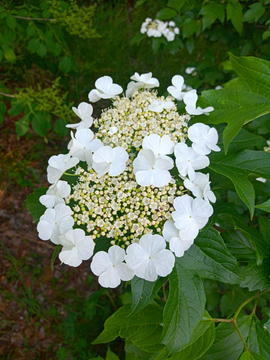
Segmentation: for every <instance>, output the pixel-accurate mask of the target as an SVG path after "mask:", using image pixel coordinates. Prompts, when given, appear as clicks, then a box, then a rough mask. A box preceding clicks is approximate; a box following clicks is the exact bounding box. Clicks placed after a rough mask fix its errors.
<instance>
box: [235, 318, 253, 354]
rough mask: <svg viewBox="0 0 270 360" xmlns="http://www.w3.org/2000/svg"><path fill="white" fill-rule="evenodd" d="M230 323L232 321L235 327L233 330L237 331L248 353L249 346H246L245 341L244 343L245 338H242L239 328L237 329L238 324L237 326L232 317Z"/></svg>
mask: <svg viewBox="0 0 270 360" xmlns="http://www.w3.org/2000/svg"><path fill="white" fill-rule="evenodd" d="M232 323H233V326H234V327H235V330H236V331H237V333H238V335H239V336H240V339H241V340H242V342H243V344H244V346H245V348H246V351H247V352H248V353H250V350H249V347H248V346H247V343H246V341H245V339H244V338H243V336H242V334H241V332H240V330H239V329H238V326H237V324H236V320H235V319H234V321H232Z"/></svg>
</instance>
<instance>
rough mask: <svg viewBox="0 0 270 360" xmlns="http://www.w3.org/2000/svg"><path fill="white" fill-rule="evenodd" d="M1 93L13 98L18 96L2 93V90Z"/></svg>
mask: <svg viewBox="0 0 270 360" xmlns="http://www.w3.org/2000/svg"><path fill="white" fill-rule="evenodd" d="M0 95H3V96H7V97H11V98H15V97H16V96H15V95H10V94H5V93H2V92H0Z"/></svg>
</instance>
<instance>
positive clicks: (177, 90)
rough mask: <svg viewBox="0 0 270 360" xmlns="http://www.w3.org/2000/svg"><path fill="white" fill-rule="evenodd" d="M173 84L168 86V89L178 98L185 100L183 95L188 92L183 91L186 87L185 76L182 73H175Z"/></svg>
mask: <svg viewBox="0 0 270 360" xmlns="http://www.w3.org/2000/svg"><path fill="white" fill-rule="evenodd" d="M172 84H173V86H169V87H167V91H168V92H169V93H170V94H171V95H172V96H173V97H174V98H175V99H176V100H179V101H180V100H183V97H184V96H185V95H186V94H187V92H183V91H182V90H184V89H185V84H184V78H183V76H181V75H174V76H173V78H172Z"/></svg>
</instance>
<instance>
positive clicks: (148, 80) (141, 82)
mask: <svg viewBox="0 0 270 360" xmlns="http://www.w3.org/2000/svg"><path fill="white" fill-rule="evenodd" d="M130 78H131V80H134V81H137V88H138V89H141V88H145V89H152V88H154V87H158V86H159V81H158V79H156V78H153V77H152V73H151V72H150V73H147V74H142V75H140V74H138V73H137V72H135V74H134V75H132V76H131V77H130Z"/></svg>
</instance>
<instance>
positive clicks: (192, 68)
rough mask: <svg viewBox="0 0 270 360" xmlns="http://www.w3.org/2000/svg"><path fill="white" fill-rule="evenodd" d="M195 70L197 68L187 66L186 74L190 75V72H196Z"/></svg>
mask: <svg viewBox="0 0 270 360" xmlns="http://www.w3.org/2000/svg"><path fill="white" fill-rule="evenodd" d="M195 70H196V68H195V67H187V68H186V74H188V75H190V74H192V73H194V72H195Z"/></svg>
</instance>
